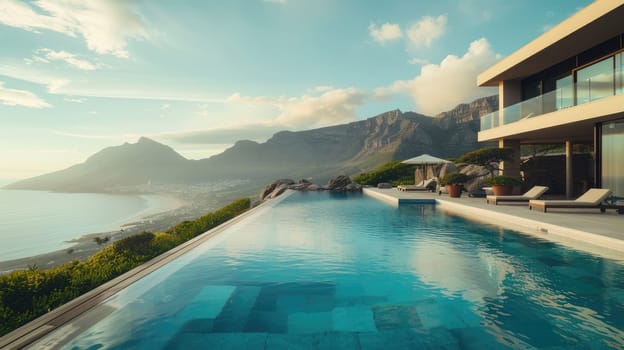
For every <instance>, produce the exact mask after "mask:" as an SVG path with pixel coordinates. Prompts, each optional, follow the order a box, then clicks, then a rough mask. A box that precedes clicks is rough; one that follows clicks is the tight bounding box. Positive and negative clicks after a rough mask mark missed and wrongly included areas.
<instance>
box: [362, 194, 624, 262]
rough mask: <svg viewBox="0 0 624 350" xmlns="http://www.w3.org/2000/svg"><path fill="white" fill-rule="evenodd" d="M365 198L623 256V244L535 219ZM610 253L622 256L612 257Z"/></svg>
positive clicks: (439, 201) (446, 204) (397, 197)
mask: <svg viewBox="0 0 624 350" xmlns="http://www.w3.org/2000/svg"><path fill="white" fill-rule="evenodd" d="M363 192H364V194H366V195H368V196H370V197H372V198H375V199H378V200H381V201H383V202H385V203H388V204H390V205H392V206H394V207H398V206H399V205H401V204H418V203H423V204H426V203H434V204H436V206H437V207H438V208H440V209H442V210H446V211H448V212H449V213H451V214H454V215H458V216H461V217H464V218H466V219H469V220H471V221H476V222H479V223H485V224H488V225H495V226H500V227H503V228H507V229H511V230H516V231H519V232H520V233H523V234H528V235H531V236H533V237H538V238H541V239H546V240H549V241H553V242H556V243H560V244H563V245H565V246H567V247H569V248H573V249H580V250H583V251H588V252H590V253H594V254H599V255H601V256H605V257H607V258H611V259H614V258H615V259H617V258H618V257H619V259H617V260H620V261H621V260H622V257H621V254H622V253H624V240H621V239H617V238H612V237H608V236H604V235H601V234H597V233H592V232H588V231H583V230H579V229H574V228H569V227H564V226H560V225H555V224H550V223H546V222H542V221H539V220H534V219H527V218H523V217H520V216H515V215H511V214H506V213H500V212H495V211H491V210H487V209H482V208H477V207H474V206H471V205H468V204H462V203H457V202H454V201H449V200H445V198H443V197H442V198H431V199H426V198H415V199H410V198H401V196H402V195H403V194H402V193H398V192H397V193H392V195H391V194H388V193H381V192H379V191H375V189H368V188H364V189H363ZM610 253H619V255H617V254H610Z"/></svg>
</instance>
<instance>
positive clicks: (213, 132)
mask: <svg viewBox="0 0 624 350" xmlns="http://www.w3.org/2000/svg"><path fill="white" fill-rule="evenodd" d="M280 130H282V128H279V127H277V126H272V125H268V124H262V123H250V124H245V125H238V126H232V127H227V128H216V129H205V130H190V131H178V132H166V133H160V134H156V135H150V137H153V138H155V139H159V140H165V141H172V142H176V143H183V144H192V145H231V144H234V143H235V142H236V141H240V140H253V141H258V142H263V141H266V140H267V139H268V138H269V137H271V135H273V134H274V133H276V132H277V131H280Z"/></svg>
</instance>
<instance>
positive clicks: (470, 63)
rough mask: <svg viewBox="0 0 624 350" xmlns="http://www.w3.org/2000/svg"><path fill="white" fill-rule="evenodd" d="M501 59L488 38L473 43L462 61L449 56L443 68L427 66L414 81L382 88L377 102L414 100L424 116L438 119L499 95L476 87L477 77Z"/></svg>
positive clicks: (443, 63)
mask: <svg viewBox="0 0 624 350" xmlns="http://www.w3.org/2000/svg"><path fill="white" fill-rule="evenodd" d="M499 59H500V55H498V54H496V53H494V51H493V50H492V48H491V47H490V44H489V43H488V41H487V40H486V39H485V38H481V39H479V40H475V41H473V42H472V43H470V47H469V48H468V51H467V52H466V53H465V54H464V55H463V56H461V57H458V56H455V55H448V56H446V58H444V59H443V60H442V61H441V62H440V63H439V64H427V65H425V66H423V67H422V68H421V70H420V75H418V76H416V77H415V78H414V79H412V80H399V81H396V82H394V83H393V84H392V85H391V86H389V87H382V88H378V89H376V90H375V92H374V96H375V97H376V98H380V99H383V98H386V97H389V96H390V95H393V94H406V95H408V96H411V97H412V98H413V99H414V102H415V103H416V109H417V111H418V112H420V113H424V114H428V115H435V114H437V113H439V112H441V111H446V110H449V109H451V108H453V107H454V106H456V105H457V104H459V103H464V102H467V101H470V100H473V99H476V98H478V97H482V96H486V95H489V94H493V93H496V91H497V90H496V89H495V88H480V87H477V86H476V77H477V75H478V74H479V73H480V72H481V71H483V70H484V69H485V68H487V67H489V66H490V65H492V64H493V63H495V62H496V61H498V60H499Z"/></svg>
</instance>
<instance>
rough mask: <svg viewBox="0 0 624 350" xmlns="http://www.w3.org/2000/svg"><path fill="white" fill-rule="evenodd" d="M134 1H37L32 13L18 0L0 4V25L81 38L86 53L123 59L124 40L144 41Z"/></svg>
mask: <svg viewBox="0 0 624 350" xmlns="http://www.w3.org/2000/svg"><path fill="white" fill-rule="evenodd" d="M133 3H134V1H118V0H115V1H102V0H85V1H76V0H38V1H35V2H33V4H34V5H35V7H36V9H35V8H33V7H31V6H30V5H28V4H26V3H22V2H20V1H18V0H3V3H2V5H0V6H1V10H0V23H2V24H4V25H7V26H11V27H16V28H21V29H25V30H30V31H34V32H37V31H38V30H42V29H43V30H50V31H54V32H59V33H62V34H65V35H67V36H70V37H82V38H84V40H85V42H86V44H87V47H88V48H89V50H91V51H94V52H97V53H99V54H112V55H115V56H117V57H121V58H127V57H128V56H129V54H128V51H127V50H126V45H127V39H128V38H147V37H148V33H147V30H146V29H145V25H144V23H143V20H142V18H141V17H140V15H139V14H137V13H136V12H135V11H134V10H133V8H132V6H131V5H132V4H133Z"/></svg>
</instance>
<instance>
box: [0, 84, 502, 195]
mask: <svg viewBox="0 0 624 350" xmlns="http://www.w3.org/2000/svg"><path fill="white" fill-rule="evenodd" d="M497 108H498V97H497V96H489V97H484V98H480V99H477V100H474V101H472V102H470V103H464V104H460V105H458V106H457V107H455V108H454V109H452V110H449V111H446V112H443V113H440V114H438V115H436V116H433V117H430V116H425V115H422V114H419V113H415V112H401V111H400V110H399V109H395V110H391V111H387V112H384V113H381V114H379V115H376V116H373V117H370V118H368V119H364V120H359V121H354V122H350V123H346V124H340V125H333V126H327V127H322V128H318V129H310V130H303V131H280V132H277V133H275V134H273V135H272V136H271V137H270V138H269V139H268V140H267V141H266V142H263V143H258V142H255V141H249V140H239V141H237V142H236V143H235V144H234V145H233V146H232V147H230V148H228V149H226V150H224V151H223V152H222V153H220V154H217V155H214V156H212V157H209V158H205V159H201V160H189V159H186V158H184V157H183V156H182V155H180V154H179V153H177V152H176V151H175V150H174V149H172V148H171V147H169V146H166V145H164V144H161V143H159V142H156V141H154V140H151V139H149V138H147V137H141V138H140V139H139V140H138V142H136V143H133V144H129V143H124V144H122V145H119V146H112V147H107V148H104V149H102V150H101V151H99V152H97V153H95V154H93V155H91V156H90V157H89V158H87V160H86V161H85V162H83V163H80V164H77V165H73V166H71V167H69V168H67V169H63V170H59V171H56V172H53V173H49V174H44V175H40V176H37V177H33V178H30V179H25V180H21V181H18V182H15V183H12V184H9V185H8V186H5V188H8V189H31V190H53V191H62V192H107V191H111V190H114V188H115V187H117V186H134V185H141V184H146V183H159V184H195V183H202V182H210V181H217V180H224V179H248V180H250V181H255V182H258V183H262V182H266V181H269V180H272V179H274V178H276V177H290V178H310V177H312V178H313V179H314V180H315V181H317V182H319V183H321V182H323V181H326V180H327V179H328V178H330V177H332V176H335V175H337V174H338V173H341V172H342V173H346V174H349V175H354V174H357V173H360V172H362V171H367V170H370V169H372V168H374V167H376V166H379V165H381V164H383V163H385V162H388V161H391V160H400V159H407V158H410V157H413V156H417V155H419V154H422V153H429V154H432V155H435V156H438V157H447V158H448V157H457V156H459V155H461V154H463V153H466V152H468V151H471V150H473V149H475V148H478V147H482V146H484V145H480V144H478V143H477V137H476V134H477V132H478V130H479V117H480V116H481V115H483V114H485V113H489V112H491V111H493V110H496V109H497Z"/></svg>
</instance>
